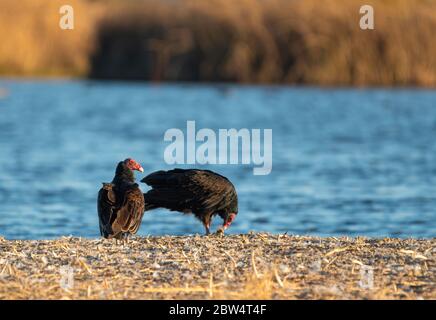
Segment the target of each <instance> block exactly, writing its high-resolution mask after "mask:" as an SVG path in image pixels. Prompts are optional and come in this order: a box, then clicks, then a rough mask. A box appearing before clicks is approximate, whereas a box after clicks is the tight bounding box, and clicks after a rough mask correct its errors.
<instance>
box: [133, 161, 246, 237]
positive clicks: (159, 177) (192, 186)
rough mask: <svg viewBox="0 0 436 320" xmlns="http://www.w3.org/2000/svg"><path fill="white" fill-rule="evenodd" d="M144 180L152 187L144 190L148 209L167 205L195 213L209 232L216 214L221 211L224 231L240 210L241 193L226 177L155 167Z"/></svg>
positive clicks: (167, 207)
mask: <svg viewBox="0 0 436 320" xmlns="http://www.w3.org/2000/svg"><path fill="white" fill-rule="evenodd" d="M141 182H144V183H146V184H147V185H149V186H150V187H151V188H152V189H151V190H149V191H148V192H147V193H145V194H144V200H145V210H146V211H147V210H152V209H156V208H166V209H169V210H171V211H179V212H183V213H193V214H194V215H195V216H196V217H197V218H198V219H199V220H200V221H201V222H202V223H203V225H204V227H205V228H206V234H209V233H210V224H211V221H212V217H213V216H214V215H219V216H220V217H221V218H222V219H223V220H224V223H223V226H222V228H220V229H219V230H218V231H220V232H224V230H225V229H227V228H228V227H229V226H230V224H231V223H232V221H233V219H234V218H235V217H236V214H237V213H238V196H237V194H236V190H235V187H234V186H233V184H232V183H231V182H230V181H229V180H228V179H227V178H225V177H223V176H221V175H219V174H217V173H215V172H212V171H209V170H197V169H188V170H184V169H174V170H169V171H156V172H153V173H151V174H150V175H148V176H147V177H145V178H144V179H142V180H141Z"/></svg>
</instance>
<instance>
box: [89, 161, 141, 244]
mask: <svg viewBox="0 0 436 320" xmlns="http://www.w3.org/2000/svg"><path fill="white" fill-rule="evenodd" d="M133 170H138V171H140V172H144V169H142V167H141V165H140V164H139V163H138V162H136V161H135V160H133V159H126V160H124V161H121V162H120V163H118V166H117V169H116V171H115V177H114V179H113V180H112V183H103V187H102V188H101V189H100V192H99V193H98V203H97V208H98V218H99V222H100V234H101V235H102V236H103V237H105V238H106V239H111V238H115V239H123V238H124V237H125V238H127V237H128V235H129V234H135V233H136V232H137V231H138V229H139V225H140V224H141V220H142V216H143V215H144V196H143V194H142V191H141V189H139V186H138V184H137V183H135V176H134V174H133Z"/></svg>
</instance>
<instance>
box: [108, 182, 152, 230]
mask: <svg viewBox="0 0 436 320" xmlns="http://www.w3.org/2000/svg"><path fill="white" fill-rule="evenodd" d="M144 208H145V206H144V195H143V194H142V192H141V190H140V189H139V187H138V184H136V183H135V184H133V185H132V186H131V187H130V188H128V189H127V190H126V191H125V193H124V201H123V203H122V205H121V207H120V208H119V210H118V211H117V213H116V218H115V219H114V220H113V222H112V230H113V233H114V234H119V233H120V232H129V233H132V234H134V233H136V232H137V231H138V229H139V226H140V225H141V221H142V216H143V215H144Z"/></svg>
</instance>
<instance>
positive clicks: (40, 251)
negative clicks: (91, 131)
mask: <svg viewBox="0 0 436 320" xmlns="http://www.w3.org/2000/svg"><path fill="white" fill-rule="evenodd" d="M0 299H2V300H3V299H436V239H393V238H377V239H373V238H362V237H357V238H350V237H341V238H336V237H329V238H321V237H310V236H290V235H277V234H267V233H249V234H241V235H226V236H224V237H219V236H209V237H205V236H153V237H133V238H132V239H131V240H129V242H128V243H124V244H121V243H118V244H117V243H116V242H115V241H113V240H104V239H83V238H75V237H63V238H60V239H56V240H5V239H3V238H1V237H0Z"/></svg>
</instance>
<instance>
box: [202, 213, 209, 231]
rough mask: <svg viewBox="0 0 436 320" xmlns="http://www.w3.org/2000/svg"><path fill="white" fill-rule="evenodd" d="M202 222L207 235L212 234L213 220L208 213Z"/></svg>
mask: <svg viewBox="0 0 436 320" xmlns="http://www.w3.org/2000/svg"><path fill="white" fill-rule="evenodd" d="M202 222H203V225H204V228H205V229H206V235H209V234H210V222H211V219H210V215H208V214H206V215H204V216H203V219H202Z"/></svg>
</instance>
